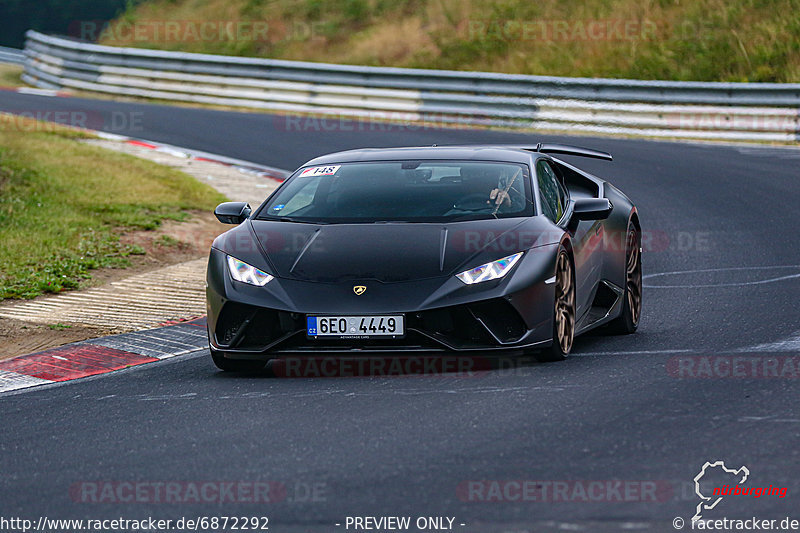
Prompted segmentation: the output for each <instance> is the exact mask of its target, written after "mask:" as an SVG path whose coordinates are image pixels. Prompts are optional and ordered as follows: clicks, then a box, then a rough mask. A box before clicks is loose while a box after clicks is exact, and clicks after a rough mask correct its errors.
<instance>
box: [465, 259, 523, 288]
mask: <svg viewBox="0 0 800 533" xmlns="http://www.w3.org/2000/svg"><path fill="white" fill-rule="evenodd" d="M522 254H523V252H518V253H516V254H513V255H509V256H508V257H504V258H502V259H498V260H497V261H492V262H491V263H486V264H485V265H481V266H479V267H477V268H473V269H472V270H467V271H466V272H462V273H461V274H456V277H457V278H458V279H460V280H461V281H463V282H464V283H466V284H467V285H472V284H473V283H480V282H481V281H489V280H492V279H498V278H502V277H503V276H505V275H506V274H508V272H509V270H511V269H512V268H513V267H514V265H515V264H516V262H517V261H519V258H520V257H522Z"/></svg>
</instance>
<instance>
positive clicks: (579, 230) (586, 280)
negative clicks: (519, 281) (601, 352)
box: [536, 159, 600, 320]
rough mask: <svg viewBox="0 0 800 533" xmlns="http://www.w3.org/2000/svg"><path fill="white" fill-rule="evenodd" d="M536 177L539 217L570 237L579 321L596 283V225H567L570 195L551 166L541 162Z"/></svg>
mask: <svg viewBox="0 0 800 533" xmlns="http://www.w3.org/2000/svg"><path fill="white" fill-rule="evenodd" d="M536 176H537V179H538V183H539V196H540V200H541V203H542V213H544V215H545V216H546V217H548V218H549V219H550V220H552V221H553V222H554V223H555V224H557V225H558V226H560V227H562V228H564V230H565V231H568V232H569V233H570V234H571V236H572V246H573V250H572V253H573V257H574V260H575V287H576V289H577V290H576V294H575V304H576V318H577V319H578V320H580V318H581V317H582V316H583V315H584V314H585V313H586V312H587V311H588V310H589V308H590V307H591V304H592V298H593V296H594V294H593V289H594V287H595V285H596V284H597V282H598V281H599V278H598V276H599V274H600V269H599V268H597V266H598V254H596V253H594V252H595V250H596V248H597V246H596V244H597V239H598V235H596V231H595V230H596V228H595V223H594V221H580V222H579V223H578V224H577V225H576V224H575V223H574V222H570V220H569V215H570V212H571V211H570V209H569V208H570V205H569V202H570V198H569V192H568V190H567V188H566V187H565V186H564V184H563V180H562V179H561V178H560V177H559V175H558V174H557V171H556V170H555V169H554V166H553V165H552V164H551V163H550V162H548V161H546V160H544V159H540V160H539V161H538V162H537V164H536Z"/></svg>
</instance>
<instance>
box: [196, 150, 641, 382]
mask: <svg viewBox="0 0 800 533" xmlns="http://www.w3.org/2000/svg"><path fill="white" fill-rule="evenodd" d="M560 154H566V155H573V156H582V157H592V158H598V159H605V160H608V161H611V159H612V158H611V156H610V155H609V154H607V153H605V152H600V151H597V150H591V149H586V148H579V147H574V146H566V145H556V144H538V145H533V146H529V147H526V146H505V145H492V146H489V145H480V146H477V145H476V146H433V147H409V148H388V149H361V150H351V151H345V152H338V153H334V154H330V155H325V156H322V157H318V158H316V159H313V160H311V161H309V162H308V163H306V164H304V165H303V166H301V167H300V168H299V169H298V170H296V171H295V172H294V173H293V174H292V175H291V176H289V177H288V178H287V179H286V180H285V181H284V182H283V183H282V184H281V185H280V186H279V187H278V188H277V189H276V190H275V192H274V193H273V194H272V195H270V196H269V197H268V198H267V199H266V200H265V201H264V202H263V203H262V204H261V205H260V206H258V207H257V208H256V209H255V210H253V209H251V207H250V206H249V205H248V204H247V203H244V202H227V203H224V204H221V205H219V206H218V207H217V209H216V210H215V215H216V217H217V218H218V219H219V221H221V222H223V223H226V224H235V225H236V227H235V228H233V229H231V230H230V231H228V232H226V233H223V234H222V235H220V236H219V237H218V238H217V239H216V240H215V241H214V243H213V245H212V247H211V253H210V257H209V262H208V274H207V308H208V338H209V345H210V351H211V356H212V358H213V361H214V363H215V364H216V365H217V367H219V368H220V369H222V370H231V371H246V370H257V369H259V368H263V367H264V365H265V363H266V362H267V361H268V360H270V359H273V358H280V357H281V356H285V355H292V356H298V355H300V356H302V355H303V354H305V355H312V354H318V353H320V352H324V353H333V354H343V355H349V356H353V355H359V354H370V355H375V354H390V353H397V352H420V353H423V352H424V353H429V354H430V353H432V354H436V353H448V354H451V355H453V354H456V355H458V354H476V353H481V354H484V355H485V354H500V353H506V354H526V353H531V354H534V355H535V356H536V357H538V358H539V359H541V360H545V361H554V360H561V359H564V358H565V357H566V356H567V355H568V354H569V353H570V350H571V349H572V345H573V340H574V338H575V336H576V335H579V334H581V333H584V332H586V331H588V330H590V329H593V328H597V327H601V326H602V327H603V328H604V329H606V330H607V331H610V332H615V333H633V332H634V331H636V328H637V326H638V324H639V319H640V316H641V306H642V260H641V238H642V237H641V236H642V230H641V226H640V222H639V214H638V212H637V210H636V207H635V206H634V205H633V203H632V202H631V200H629V199H628V198H627V197H626V196H625V195H624V194H623V193H622V192H621V191H620V190H619V189H617V188H616V187H614V186H613V185H611V184H610V183H609V182H607V181H605V180H603V179H601V178H598V177H596V176H593V175H591V174H589V173H587V172H584V171H582V170H580V169H579V168H577V167H575V166H573V165H572V164H569V163H567V162H565V161H563V160H561V159H558V158H557V156H558V155H560Z"/></svg>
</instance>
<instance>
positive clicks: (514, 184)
mask: <svg viewBox="0 0 800 533" xmlns="http://www.w3.org/2000/svg"><path fill="white" fill-rule="evenodd" d="M461 177H462V178H463V179H464V181H465V183H466V184H467V186H468V187H469V189H471V190H472V191H474V192H475V193H476V194H485V193H486V192H485V191H488V198H487V200H486V204H487V205H488V206H490V207H492V208H493V209H494V212H495V213H497V212H500V213H512V212H515V211H521V210H522V209H523V208H524V207H525V192H524V189H523V184H522V173H521V172H516V173H514V174H513V175H511V174H510V173H509V174H503V175H500V176H498V175H497V167H493V168H492V167H490V168H483V167H479V166H468V167H463V168H462V169H461Z"/></svg>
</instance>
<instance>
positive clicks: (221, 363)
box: [209, 348, 267, 372]
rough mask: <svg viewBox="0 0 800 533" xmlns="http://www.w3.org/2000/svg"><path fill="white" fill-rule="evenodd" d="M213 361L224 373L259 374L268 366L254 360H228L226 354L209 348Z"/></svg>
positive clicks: (263, 362) (264, 362) (265, 363)
mask: <svg viewBox="0 0 800 533" xmlns="http://www.w3.org/2000/svg"><path fill="white" fill-rule="evenodd" d="M209 351H210V352H211V359H212V360H213V361H214V364H215V365H216V366H217V368H219V369H220V370H222V371H224V372H257V371H259V370H262V369H263V368H264V367H265V366H267V362H266V361H259V360H253V359H227V358H226V357H225V354H224V353H222V352H218V351H217V350H214V349H213V348H209Z"/></svg>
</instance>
